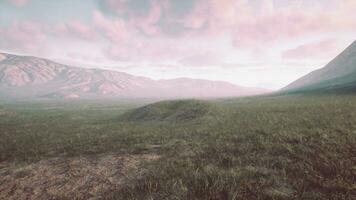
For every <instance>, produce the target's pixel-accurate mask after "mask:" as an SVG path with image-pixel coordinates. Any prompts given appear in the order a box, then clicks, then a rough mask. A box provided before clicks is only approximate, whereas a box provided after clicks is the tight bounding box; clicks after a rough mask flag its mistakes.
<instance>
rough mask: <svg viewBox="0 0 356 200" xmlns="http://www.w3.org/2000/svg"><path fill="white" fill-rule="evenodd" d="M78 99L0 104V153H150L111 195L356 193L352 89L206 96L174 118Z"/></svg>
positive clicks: (33, 157) (9, 156)
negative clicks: (132, 113)
mask: <svg viewBox="0 0 356 200" xmlns="http://www.w3.org/2000/svg"><path fill="white" fill-rule="evenodd" d="M80 105H81V104H80ZM85 105H86V106H84V107H80V106H78V105H74V106H73V104H64V105H59V106H58V105H57V104H56V106H55V108H53V105H51V106H52V109H45V108H48V105H47V106H45V105H37V107H36V106H34V105H30V106H29V105H28V104H22V105H16V108H15V106H13V105H4V106H3V109H4V110H7V112H6V113H10V111H11V113H15V114H11V115H10V114H8V117H1V120H0V134H1V135H0V137H1V138H2V139H1V141H0V158H1V160H2V161H3V162H15V163H16V162H34V161H37V160H41V159H45V158H48V157H54V156H65V157H67V156H80V155H88V154H99V153H109V152H110V153H130V154H143V153H154V154H159V155H160V159H158V160H155V161H152V162H142V163H141V167H140V169H141V170H140V172H138V171H135V170H133V171H132V172H131V173H130V174H129V175H128V176H129V179H128V181H127V183H126V184H125V186H124V187H122V188H120V189H119V190H118V191H116V192H113V194H108V198H109V196H110V198H111V199H221V200H223V199H355V198H356V148H355V146H356V96H353V95H307V96H298V95H293V96H279V97H256V98H243V99H238V100H235V99H231V100H217V101H212V102H210V103H209V106H210V105H214V106H213V107H214V112H213V113H214V114H213V115H212V114H211V112H208V113H209V117H197V118H192V119H191V120H189V121H181V120H179V121H177V122H175V121H172V119H174V118H172V117H170V116H168V117H167V116H165V117H164V118H162V117H161V116H155V117H154V119H157V120H150V121H147V120H140V119H137V121H135V120H129V121H127V120H122V119H121V118H122V115H121V114H122V113H124V112H125V110H128V109H130V108H133V107H136V106H138V105H139V104H135V105H133V104H129V103H121V104H120V103H113V104H110V105H108V104H104V105H103V104H89V105H88V104H85ZM99 105H102V106H99ZM159 105H160V106H161V104H159ZM179 105H180V104H179ZM187 105H192V104H191V102H189V103H188V104H187ZM199 105H205V103H203V104H199ZM209 106H208V107H202V110H206V108H209ZM30 108H31V109H30ZM165 109H166V107H165ZM217 109H218V110H219V112H215V111H216V110H217ZM9 110H10V111H9ZM148 110H152V109H148ZM180 110H181V109H180ZM154 111H155V112H153V113H154V114H155V113H165V115H166V114H167V113H170V114H172V116H177V115H176V113H175V112H174V110H168V111H164V112H156V107H155V108H154ZM196 112H199V113H200V110H197V111H196ZM4 113H5V112H4ZM150 114H152V112H150ZM184 114H185V113H183V116H184ZM188 114H189V116H200V115H192V114H191V113H190V112H188ZM139 116H141V111H140V115H139ZM142 116H147V115H142ZM179 116H182V113H179ZM134 119H136V118H134ZM161 119H169V120H168V121H167V120H161ZM3 138H4V139H3Z"/></svg>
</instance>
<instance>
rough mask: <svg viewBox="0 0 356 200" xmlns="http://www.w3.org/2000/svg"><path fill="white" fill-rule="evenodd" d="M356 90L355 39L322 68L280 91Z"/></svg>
mask: <svg viewBox="0 0 356 200" xmlns="http://www.w3.org/2000/svg"><path fill="white" fill-rule="evenodd" d="M318 90H319V91H320V90H330V91H331V90H343V91H356V41H355V42H353V43H352V44H351V45H350V46H349V47H348V48H347V49H345V50H344V51H343V52H342V53H341V54H340V55H338V56H337V57H336V58H335V59H334V60H332V61H331V62H330V63H329V64H327V65H326V66H325V67H324V68H322V69H319V70H316V71H313V72H311V73H310V74H308V75H306V76H304V77H302V78H300V79H298V80H296V81H294V82H293V83H291V84H290V85H288V86H287V87H285V88H283V89H282V92H283V91H284V92H304V91H318Z"/></svg>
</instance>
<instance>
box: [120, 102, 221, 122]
mask: <svg viewBox="0 0 356 200" xmlns="http://www.w3.org/2000/svg"><path fill="white" fill-rule="evenodd" d="M216 113H217V109H216V106H214V105H213V104H212V103H209V102H206V101H201V100H176V101H162V102H158V103H153V104H149V105H147V106H143V107H140V108H137V109H134V110H131V111H128V112H126V113H124V114H123V115H122V116H121V120H123V121H135V122H145V121H148V122H152V121H169V122H186V121H192V120H196V119H202V118H205V117H210V116H214V114H216Z"/></svg>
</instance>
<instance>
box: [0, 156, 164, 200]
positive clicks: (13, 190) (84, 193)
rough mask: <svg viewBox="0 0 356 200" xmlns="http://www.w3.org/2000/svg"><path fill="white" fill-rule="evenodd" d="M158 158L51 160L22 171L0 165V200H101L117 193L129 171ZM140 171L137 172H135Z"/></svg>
mask: <svg viewBox="0 0 356 200" xmlns="http://www.w3.org/2000/svg"><path fill="white" fill-rule="evenodd" d="M158 158H159V157H158V156H157V155H149V154H145V155H103V156H92V157H89V156H87V157H75V158H53V159H48V160H42V161H39V162H37V163H33V164H29V165H26V166H22V167H19V166H17V167H14V166H11V165H8V164H4V163H2V164H0V199H7V200H20V199H36V200H41V199H46V200H47V199H102V198H104V197H106V196H107V195H109V194H111V193H113V192H114V191H118V190H119V189H120V187H121V186H122V185H123V184H125V181H126V180H127V173H128V171H129V170H131V169H138V167H137V166H138V164H139V162H140V161H151V160H156V159H158ZM138 170H139V169H138Z"/></svg>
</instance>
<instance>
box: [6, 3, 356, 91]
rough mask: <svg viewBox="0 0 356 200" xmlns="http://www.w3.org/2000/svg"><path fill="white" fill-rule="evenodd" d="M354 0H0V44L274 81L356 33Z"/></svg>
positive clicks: (259, 83)
mask: <svg viewBox="0 0 356 200" xmlns="http://www.w3.org/2000/svg"><path fill="white" fill-rule="evenodd" d="M355 10H356V0H60V1H59V0H0V51H2V52H8V53H15V54H21V55H32V56H39V57H45V58H50V59H54V60H56V61H59V62H63V63H65V64H71V65H77V66H82V67H88V68H91V67H97V68H98V67H99V68H104V69H112V70H117V71H123V72H127V73H131V74H134V75H140V76H146V77H150V78H153V79H169V78H177V77H189V78H201V79H210V80H223V81H228V82H231V83H234V84H237V85H241V86H249V87H263V88H269V89H279V88H281V87H284V86H286V85H287V84H288V83H290V82H292V81H294V80H295V79H297V78H299V77H301V76H303V75H305V74H307V73H309V72H311V71H313V70H315V69H318V68H321V67H323V66H324V65H325V64H327V63H328V62H329V61H330V60H331V59H333V58H334V57H335V56H337V55H338V54H339V53H340V52H341V51H342V50H343V49H345V48H346V47H347V46H348V45H349V44H351V43H352V42H353V41H354V40H355V36H356V12H355Z"/></svg>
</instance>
